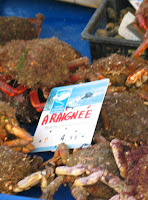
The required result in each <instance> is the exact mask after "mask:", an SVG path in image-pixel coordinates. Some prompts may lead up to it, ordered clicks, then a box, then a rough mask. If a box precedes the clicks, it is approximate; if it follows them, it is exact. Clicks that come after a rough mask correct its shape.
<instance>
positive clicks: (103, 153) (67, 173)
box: [42, 143, 119, 200]
mask: <svg viewBox="0 0 148 200" xmlns="http://www.w3.org/2000/svg"><path fill="white" fill-rule="evenodd" d="M51 161H53V162H56V163H57V165H61V164H65V165H66V166H61V167H60V168H59V167H57V168H56V173H57V174H58V175H61V176H58V177H57V178H55V180H54V181H53V182H51V184H49V185H48V186H47V187H46V188H45V190H44V192H43V196H42V198H43V199H51V198H52V195H53V194H54V193H55V192H56V191H57V190H58V188H59V186H60V185H62V184H63V183H65V182H69V184H70V186H71V187H72V188H71V190H72V195H73V196H74V197H75V198H76V199H87V197H88V196H90V197H92V198H100V199H106V200H107V199H109V198H110V197H112V196H113V195H114V194H116V193H115V192H114V191H113V190H112V189H111V188H109V187H108V186H106V185H105V184H104V183H101V182H99V181H98V182H97V181H95V180H96V178H95V177H97V174H98V175H99V174H100V170H102V169H106V170H108V171H110V172H112V173H114V175H116V176H118V175H119V170H118V168H117V166H116V163H115V160H114V157H113V154H112V150H111V148H110V146H109V144H108V143H102V144H96V145H93V146H91V147H88V148H84V149H77V150H76V152H73V153H72V154H70V153H69V149H68V147H67V145H66V144H64V143H62V144H60V145H59V147H58V149H57V150H56V152H55V154H54V157H53V158H52V159H51ZM91 169H92V171H91V172H90V170H91ZM85 173H87V174H88V180H86V181H88V182H89V180H90V182H91V183H92V184H90V185H89V184H88V185H87V186H85V187H84V188H83V187H81V186H78V187H77V186H76V187H75V186H74V185H75V183H74V182H75V179H77V178H78V177H79V178H80V176H81V174H82V177H84V176H85ZM91 173H94V174H92V176H91V175H90V176H91V177H92V178H91V177H90V179H89V174H91ZM95 174H96V175H95ZM100 175H101V174H100ZM106 176H107V174H106ZM104 178H105V177H104ZM106 178H107V177H106ZM73 183H74V184H73Z"/></svg>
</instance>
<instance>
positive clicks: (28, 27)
mask: <svg viewBox="0 0 148 200" xmlns="http://www.w3.org/2000/svg"><path fill="white" fill-rule="evenodd" d="M44 19H45V18H44V16H43V14H41V13H38V14H37V15H36V17H35V18H22V17H0V27H1V29H0V36H1V37H0V44H1V45H5V44H6V43H7V42H10V41H11V40H18V39H21V40H32V39H34V38H38V37H39V34H40V31H41V27H42V23H43V20H44Z"/></svg>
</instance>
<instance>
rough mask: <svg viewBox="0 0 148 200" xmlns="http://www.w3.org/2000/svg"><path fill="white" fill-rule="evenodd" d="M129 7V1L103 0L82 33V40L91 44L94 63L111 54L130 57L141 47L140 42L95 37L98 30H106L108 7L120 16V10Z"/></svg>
mask: <svg viewBox="0 0 148 200" xmlns="http://www.w3.org/2000/svg"><path fill="white" fill-rule="evenodd" d="M127 6H131V5H130V3H129V2H128V0H102V1H101V3H100V4H99V6H98V8H97V9H96V11H95V12H94V14H93V16H92V17H91V19H90V21H89V22H88V24H87V26H86V27H85V29H84V30H83V32H82V33H81V38H82V39H84V40H87V41H88V42H89V45H90V51H91V59H92V61H93V60H96V59H98V58H101V57H106V56H109V55H110V54H111V53H119V54H123V55H126V56H130V55H131V54H132V52H133V50H135V49H137V47H138V46H139V45H140V43H141V42H140V41H133V40H126V39H118V38H113V37H105V36H98V35H95V32H96V30H97V29H98V28H101V29H104V28H105V26H106V24H107V23H108V21H107V20H108V19H107V8H108V7H112V8H113V9H114V10H115V11H116V15H117V16H118V15H119V12H120V10H121V9H123V8H126V7H127Z"/></svg>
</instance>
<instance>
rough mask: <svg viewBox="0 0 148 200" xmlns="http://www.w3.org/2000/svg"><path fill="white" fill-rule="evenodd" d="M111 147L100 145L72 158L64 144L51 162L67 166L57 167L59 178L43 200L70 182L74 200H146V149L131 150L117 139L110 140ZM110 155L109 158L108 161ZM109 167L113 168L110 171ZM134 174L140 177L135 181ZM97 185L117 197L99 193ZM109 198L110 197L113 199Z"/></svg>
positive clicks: (52, 184)
mask: <svg viewBox="0 0 148 200" xmlns="http://www.w3.org/2000/svg"><path fill="white" fill-rule="evenodd" d="M110 146H111V149H110V147H109V144H108V143H106V142H103V143H100V144H99V145H98V144H97V145H94V146H91V147H88V148H86V149H80V150H77V151H76V152H75V153H73V154H72V155H71V154H69V152H68V148H67V146H66V145H65V144H63V143H62V144H60V145H59V147H58V149H57V151H56V152H55V155H54V157H53V159H54V160H56V161H57V159H61V160H62V163H63V164H64V165H66V166H58V167H57V168H56V174H57V175H58V177H57V178H56V179H54V181H52V182H51V183H50V184H49V185H48V186H47V187H46V188H45V190H44V192H43V199H51V198H52V195H53V194H54V192H56V191H57V190H58V188H59V186H60V185H61V184H63V183H65V182H72V184H70V186H71V189H72V195H73V197H74V198H75V199H77V200H86V199H88V198H90V199H94V198H97V199H107V200H108V199H118V200H119V199H120V200H121V199H122V200H127V199H129V200H136V199H138V200H141V199H146V198H147V197H148V193H147V188H148V180H147V175H148V174H147V173H148V171H147V167H148V166H147V159H148V146H139V147H137V148H136V149H134V148H133V149H132V148H131V146H130V145H128V144H124V142H123V141H121V140H119V139H114V140H112V141H111V143H110ZM104 147H105V149H104ZM124 148H125V149H126V150H125V149H124ZM109 152H110V155H111V157H110V159H108V153H109ZM112 152H113V155H114V158H115V161H116V163H117V166H118V168H119V170H120V175H118V172H117V171H116V170H117V168H116V165H114V158H113V157H112ZM100 153H101V154H100ZM124 158H125V159H124ZM110 167H112V170H111V169H110ZM114 170H115V171H114ZM135 173H138V175H139V176H137V177H136V178H134V177H135V175H134V174H135ZM121 177H122V178H124V180H123V179H122V178H121ZM100 182H102V183H103V184H105V185H106V186H107V188H108V189H109V188H112V189H114V190H115V192H116V193H119V194H115V195H113V193H112V194H111V193H109V192H108V189H106V190H105V191H104V193H103V192H101V194H100V192H99V189H100ZM110 195H113V197H111V196H110Z"/></svg>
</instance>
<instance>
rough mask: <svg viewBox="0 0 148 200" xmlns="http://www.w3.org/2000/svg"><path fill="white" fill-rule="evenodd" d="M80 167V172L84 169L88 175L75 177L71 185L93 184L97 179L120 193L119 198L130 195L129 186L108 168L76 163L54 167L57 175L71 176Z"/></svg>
mask: <svg viewBox="0 0 148 200" xmlns="http://www.w3.org/2000/svg"><path fill="white" fill-rule="evenodd" d="M80 167H81V168H82V173H84V171H85V172H86V173H87V174H89V173H90V175H89V176H87V177H82V178H79V179H76V180H75V182H74V184H73V186H75V187H82V186H85V185H94V184H95V183H97V182H98V181H101V182H103V183H105V184H106V185H108V186H109V187H111V188H113V189H114V190H115V191H116V192H118V193H121V195H122V198H121V199H124V200H125V199H126V198H127V197H132V196H131V190H130V188H129V187H128V186H126V185H125V184H124V182H123V181H122V180H121V179H120V178H119V177H118V176H115V175H113V174H112V173H110V172H109V171H108V170H103V169H101V168H99V167H92V166H89V165H86V164H82V165H76V166H74V167H65V166H61V167H57V168H56V173H57V174H58V175H60V174H62V175H72V176H73V175H74V173H75V172H77V169H78V170H80ZM79 175H80V174H79ZM74 176H75V175H74Z"/></svg>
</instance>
